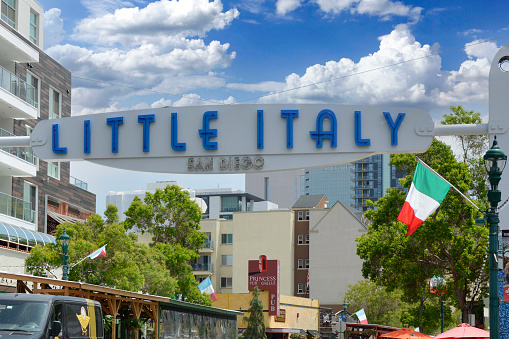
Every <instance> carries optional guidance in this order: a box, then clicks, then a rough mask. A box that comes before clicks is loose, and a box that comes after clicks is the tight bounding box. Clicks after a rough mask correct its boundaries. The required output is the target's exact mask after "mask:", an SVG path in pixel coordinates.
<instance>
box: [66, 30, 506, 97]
mask: <svg viewBox="0 0 509 339" xmlns="http://www.w3.org/2000/svg"><path fill="white" fill-rule="evenodd" d="M506 37H509V34H506V35H502V36H499V37H496V38H491V39H485V40H482V41H477V42H472V43H469V44H465V45H464V46H462V47H456V48H452V49H449V50H446V51H443V52H437V53H433V54H429V55H425V56H421V57H418V58H413V59H409V60H404V61H400V62H396V63H393V64H389V65H385V66H380V67H376V68H372V69H368V70H365V71H359V72H355V73H351V74H348V75H343V76H340V77H335V78H330V79H327V80H323V81H319V82H313V83H311V84H308V85H302V86H298V87H294V88H288V89H284V90H281V91H277V92H273V93H268V94H264V95H259V96H256V97H251V98H248V99H243V100H238V101H235V102H233V103H224V102H219V101H216V100H207V99H201V98H200V99H197V98H189V99H192V100H196V101H203V102H210V103H213V104H216V105H231V104H239V103H242V102H246V101H252V100H256V99H261V98H265V97H269V96H273V95H277V94H281V93H287V92H291V91H296V90H298V89H302V88H307V87H311V86H316V85H320V84H324V83H328V82H333V81H336V80H341V79H346V78H350V77H353V76H356V75H361V74H366V73H370V72H375V71H379V70H382V69H387V68H391V67H395V66H399V65H402V64H406V63H409V62H414V61H418V60H422V59H425V58H429V57H433V56H437V55H442V54H446V53H450V52H454V51H458V50H461V49H464V48H467V47H471V46H476V45H480V44H484V43H487V42H490V41H494V40H499V39H502V38H506ZM71 77H72V78H74V79H79V80H84V81H91V82H96V83H101V84H106V85H112V86H118V87H123V88H129V89H134V90H137V91H141V92H148V93H155V94H162V95H168V96H172V97H175V98H179V99H184V96H178V95H175V94H171V93H167V92H160V91H154V90H150V89H144V88H140V87H134V86H128V85H123V84H118V83H113V82H107V81H102V80H97V79H90V78H84V77H78V76H75V75H71Z"/></svg>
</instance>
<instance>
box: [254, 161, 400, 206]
mask: <svg viewBox="0 0 509 339" xmlns="http://www.w3.org/2000/svg"><path fill="white" fill-rule="evenodd" d="M389 157H390V155H389V154H377V155H373V156H370V157H367V158H364V159H361V160H358V161H354V162H351V163H345V164H340V165H333V166H326V167H317V168H309V169H305V170H300V171H286V172H269V173H248V174H246V191H247V192H249V193H252V194H255V195H256V194H260V195H261V196H267V197H268V200H270V201H272V202H274V203H276V204H278V205H279V206H280V207H282V208H290V207H291V206H287V205H288V202H287V201H293V202H295V201H297V199H298V196H299V195H300V194H305V195H320V194H324V195H325V196H326V197H327V199H328V200H329V206H333V205H334V204H335V203H336V202H337V201H341V202H342V203H343V204H345V205H349V206H353V207H355V208H356V209H357V210H360V211H366V210H368V209H369V208H370V206H369V205H368V204H367V201H368V200H371V201H373V202H374V201H377V200H378V199H379V198H380V197H382V196H383V194H384V193H385V191H386V190H387V188H389V187H401V185H400V184H399V178H402V177H403V176H404V175H405V173H404V172H402V171H397V170H396V168H395V167H393V166H390V165H389ZM297 177H299V178H300V180H298V179H297ZM286 186H288V187H286ZM257 190H260V192H257ZM297 192H298V193H299V194H298V193H297Z"/></svg>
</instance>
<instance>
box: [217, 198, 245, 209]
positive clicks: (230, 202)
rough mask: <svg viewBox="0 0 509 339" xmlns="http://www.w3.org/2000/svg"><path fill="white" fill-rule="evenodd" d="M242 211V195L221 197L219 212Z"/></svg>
mask: <svg viewBox="0 0 509 339" xmlns="http://www.w3.org/2000/svg"><path fill="white" fill-rule="evenodd" d="M239 211H242V197H238V196H236V197H221V212H239Z"/></svg>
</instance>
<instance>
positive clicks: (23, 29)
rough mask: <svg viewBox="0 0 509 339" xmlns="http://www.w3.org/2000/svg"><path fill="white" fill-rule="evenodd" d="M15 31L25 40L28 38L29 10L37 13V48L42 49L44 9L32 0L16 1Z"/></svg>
mask: <svg viewBox="0 0 509 339" xmlns="http://www.w3.org/2000/svg"><path fill="white" fill-rule="evenodd" d="M16 5H17V7H16V16H17V18H16V29H17V30H18V32H19V33H21V35H23V36H24V37H25V38H27V39H28V38H29V37H30V10H32V11H34V13H37V15H38V16H39V18H38V20H39V22H38V26H37V33H38V36H37V46H38V47H39V48H41V49H42V48H43V46H44V45H43V35H44V27H43V22H44V8H43V7H42V6H41V5H40V4H39V3H38V2H37V1H34V0H17V1H16Z"/></svg>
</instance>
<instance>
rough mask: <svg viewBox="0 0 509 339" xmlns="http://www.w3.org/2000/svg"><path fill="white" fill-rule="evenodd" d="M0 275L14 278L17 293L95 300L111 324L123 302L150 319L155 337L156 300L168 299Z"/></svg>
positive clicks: (60, 281) (157, 320)
mask: <svg viewBox="0 0 509 339" xmlns="http://www.w3.org/2000/svg"><path fill="white" fill-rule="evenodd" d="M0 279H10V280H15V281H16V284H15V289H16V292H17V293H33V294H50V295H64V296H71V297H80V298H87V299H91V300H96V301H98V302H99V303H100V304H101V307H102V310H103V312H104V313H105V314H107V315H110V316H111V317H112V321H113V324H116V319H117V316H118V315H119V310H120V307H121V306H126V307H128V308H129V309H130V310H131V312H132V314H133V316H134V318H135V319H140V317H141V316H142V313H144V314H145V316H146V317H147V318H150V319H152V320H153V321H154V324H155V326H154V331H155V338H158V337H159V319H158V314H159V310H158V307H159V306H158V305H159V302H164V303H168V302H170V300H171V299H170V298H165V297H159V296H154V295H147V294H141V293H134V292H129V291H124V290H117V289H114V288H109V287H104V286H97V285H91V284H86V283H80V282H75V281H66V280H58V279H50V278H43V277H36V276H32V275H24V274H14V273H8V272H1V271H0ZM13 288H14V286H13ZM13 292H14V291H13ZM111 331H112V338H114V339H115V338H116V326H112V327H111ZM136 339H138V331H136Z"/></svg>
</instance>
